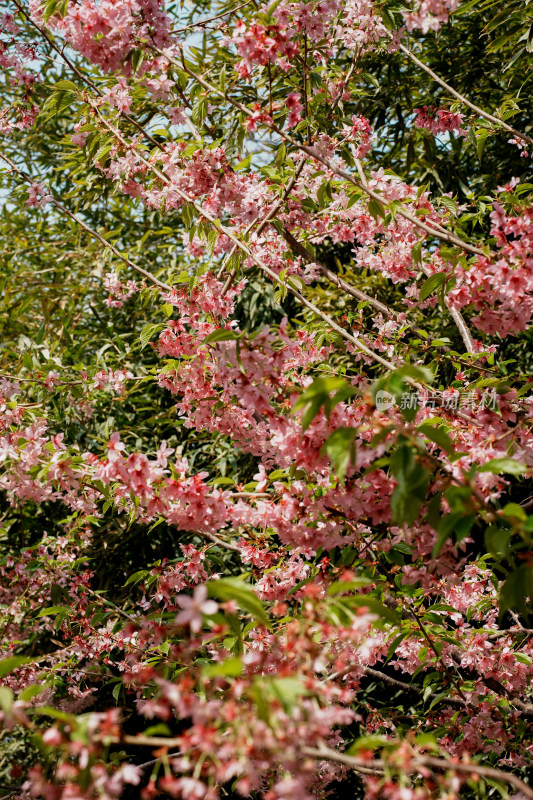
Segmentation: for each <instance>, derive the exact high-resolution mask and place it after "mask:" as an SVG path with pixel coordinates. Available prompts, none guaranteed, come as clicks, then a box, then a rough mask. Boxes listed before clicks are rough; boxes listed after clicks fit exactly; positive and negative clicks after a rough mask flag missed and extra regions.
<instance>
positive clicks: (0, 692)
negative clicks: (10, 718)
mask: <svg viewBox="0 0 533 800" xmlns="http://www.w3.org/2000/svg"><path fill="white" fill-rule="evenodd" d="M14 699H15V698H14V697H13V692H12V691H11V689H10V688H9V687H8V686H0V708H1V709H2V711H4V712H5V713H6V714H9V712H10V711H11V706H12V705H13V700H14Z"/></svg>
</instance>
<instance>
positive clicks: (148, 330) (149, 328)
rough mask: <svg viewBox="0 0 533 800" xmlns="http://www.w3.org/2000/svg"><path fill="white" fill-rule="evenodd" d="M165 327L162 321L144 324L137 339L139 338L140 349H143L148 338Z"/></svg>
mask: <svg viewBox="0 0 533 800" xmlns="http://www.w3.org/2000/svg"><path fill="white" fill-rule="evenodd" d="M164 327H165V323H164V322H156V323H155V324H152V323H150V324H148V325H145V326H144V328H143V329H142V331H141V335H140V337H139V339H140V340H141V350H144V348H145V347H146V345H147V344H148V342H149V341H150V339H151V338H152V337H153V336H154V335H155V334H156V333H159V331H162V330H163V328H164Z"/></svg>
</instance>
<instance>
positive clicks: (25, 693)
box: [18, 683, 48, 703]
mask: <svg viewBox="0 0 533 800" xmlns="http://www.w3.org/2000/svg"><path fill="white" fill-rule="evenodd" d="M47 688H48V686H47V684H45V683H44V684H43V683H33V684H31V685H30V686H26V688H25V689H23V690H22V691H21V692H20V694H19V696H18V699H19V700H23V701H24V702H25V703H26V702H29V701H30V700H33V698H34V697H37V695H39V694H41V692H44V690H45V689H47Z"/></svg>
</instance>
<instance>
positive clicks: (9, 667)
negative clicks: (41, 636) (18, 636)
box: [0, 656, 30, 678]
mask: <svg viewBox="0 0 533 800" xmlns="http://www.w3.org/2000/svg"><path fill="white" fill-rule="evenodd" d="M29 661H30V659H29V658H25V657H24V656H9V658H4V659H3V660H2V661H0V678H5V676H6V675H9V674H10V673H11V672H14V671H15V670H16V669H18V668H19V667H21V666H22V665H23V664H27V663H28V662H29Z"/></svg>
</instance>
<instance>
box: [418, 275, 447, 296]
mask: <svg viewBox="0 0 533 800" xmlns="http://www.w3.org/2000/svg"><path fill="white" fill-rule="evenodd" d="M447 277H448V276H447V275H446V273H445V272H436V273H435V274H434V275H430V276H429V278H426V280H425V281H424V283H423V284H422V286H421V287H420V292H419V293H418V299H419V300H420V302H423V301H424V300H426V298H428V297H429V296H430V294H433V292H434V291H435V290H436V289H438V288H439V287H440V286H442V285H443V284H444V282H445V281H446V279H447Z"/></svg>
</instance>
